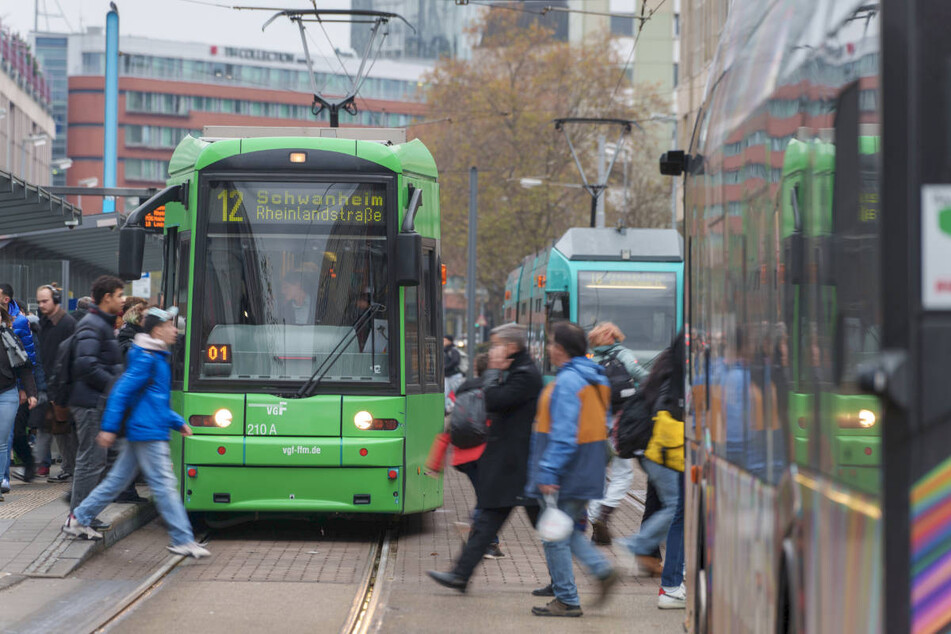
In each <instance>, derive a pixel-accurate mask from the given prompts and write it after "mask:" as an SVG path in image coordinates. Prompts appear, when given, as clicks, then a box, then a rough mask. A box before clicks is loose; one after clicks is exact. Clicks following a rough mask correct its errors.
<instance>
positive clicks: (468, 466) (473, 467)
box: [456, 460, 499, 544]
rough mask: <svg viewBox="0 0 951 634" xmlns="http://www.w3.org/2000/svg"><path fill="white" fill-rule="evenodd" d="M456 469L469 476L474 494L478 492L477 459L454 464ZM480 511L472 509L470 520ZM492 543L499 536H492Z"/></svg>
mask: <svg viewBox="0 0 951 634" xmlns="http://www.w3.org/2000/svg"><path fill="white" fill-rule="evenodd" d="M456 470H457V471H461V472H463V473H464V474H466V477H467V478H469V482H471V483H472V488H473V489H474V490H475V491H476V494H478V492H479V461H478V460H473V461H472V462H464V463H462V464H460V465H456ZM479 513H481V511H480V510H479V509H472V513H471V515H470V517H471V518H472V521H473V522H475V521H476V518H477V517H479ZM491 543H493V544H498V543H499V536H498V535H496V536H495V537H493V538H492V542H491Z"/></svg>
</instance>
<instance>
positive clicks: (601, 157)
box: [594, 134, 621, 227]
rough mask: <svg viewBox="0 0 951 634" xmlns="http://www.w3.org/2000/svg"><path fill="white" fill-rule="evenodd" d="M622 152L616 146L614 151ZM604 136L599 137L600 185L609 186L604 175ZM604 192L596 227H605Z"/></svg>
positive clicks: (599, 202)
mask: <svg viewBox="0 0 951 634" xmlns="http://www.w3.org/2000/svg"><path fill="white" fill-rule="evenodd" d="M620 150H621V148H620V146H615V148H614V151H615V152H619V151H620ZM604 169H605V165H604V135H603V134H599V135H598V185H602V186H604V185H607V183H606V182H605V181H606V180H607V177H606V176H605V175H604ZM603 191H604V190H602V191H600V192H598V207H597V213H596V214H595V222H594V226H595V227H603V226H604V194H603Z"/></svg>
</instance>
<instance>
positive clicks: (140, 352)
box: [102, 333, 185, 442]
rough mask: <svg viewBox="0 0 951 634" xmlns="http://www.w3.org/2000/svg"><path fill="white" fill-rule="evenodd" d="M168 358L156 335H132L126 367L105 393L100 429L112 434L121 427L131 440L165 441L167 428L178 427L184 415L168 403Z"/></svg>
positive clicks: (162, 344) (182, 421)
mask: <svg viewBox="0 0 951 634" xmlns="http://www.w3.org/2000/svg"><path fill="white" fill-rule="evenodd" d="M170 358H171V355H170V354H169V351H168V346H166V345H165V344H164V343H162V342H161V341H159V340H158V339H153V338H152V337H150V336H149V335H147V334H145V333H139V334H138V335H136V336H135V341H134V344H133V346H132V350H130V351H129V358H128V365H127V368H126V371H125V372H124V373H123V374H122V376H121V377H119V380H118V381H116V385H115V387H114V388H113V389H112V393H111V394H110V395H109V402H108V403H107V404H106V411H105V413H104V414H103V416H102V430H103V431H107V432H112V433H114V434H117V433H119V432H120V431H124V432H125V437H126V438H127V439H128V440H130V441H132V442H140V441H156V440H158V441H165V442H168V432H169V430H170V429H175V430H180V429H181V428H182V426H183V425H184V424H185V419H184V418H182V417H181V416H180V415H179V414H177V413H176V412H174V411H173V410H172V408H171V405H170V399H171V390H172V368H171V365H170V364H169V359H170ZM126 414H128V416H126ZM123 418H125V429H124V430H123V429H122V427H123V425H122V421H123Z"/></svg>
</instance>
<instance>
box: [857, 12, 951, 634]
mask: <svg viewBox="0 0 951 634" xmlns="http://www.w3.org/2000/svg"><path fill="white" fill-rule="evenodd" d="M881 4H882V7H881V9H882V15H883V19H884V20H885V28H884V29H883V34H884V36H883V53H884V55H883V60H882V68H883V78H882V80H883V84H882V91H881V94H882V96H883V113H884V130H883V136H882V141H883V161H884V162H883V174H884V175H885V176H884V177H883V180H882V194H883V198H882V203H883V204H882V209H883V213H882V216H881V241H882V266H881V275H882V285H883V300H884V301H883V315H884V320H883V326H884V327H883V332H882V348H883V352H882V354H881V355H880V357H879V358H878V360H877V363H876V367H875V368H874V370H873V371H870V372H867V373H866V374H865V375H864V377H863V378H864V381H863V383H864V387H865V388H866V389H867V390H869V391H870V392H874V393H876V394H878V395H881V397H882V399H883V402H884V404H885V421H886V424H885V426H884V437H883V452H884V453H883V465H884V473H883V479H882V486H883V491H884V509H883V511H884V514H883V515H884V524H885V536H884V537H885V539H884V544H885V548H884V557H885V569H884V576H885V580H886V584H885V587H886V588H887V593H886V596H885V597H883V601H882V602H883V603H884V605H885V626H884V628H883V631H886V632H907V631H910V632H915V633H925V632H943V631H947V630H948V629H949V628H951V602H949V601H948V599H947V597H948V596H949V587H951V515H949V514H948V509H949V508H951V38H949V37H948V36H947V25H948V24H949V23H951V3H949V2H947V0H883V2H882V3H881Z"/></svg>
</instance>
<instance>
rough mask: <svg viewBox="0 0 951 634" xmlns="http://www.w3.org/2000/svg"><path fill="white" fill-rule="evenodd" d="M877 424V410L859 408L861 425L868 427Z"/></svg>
mask: <svg viewBox="0 0 951 634" xmlns="http://www.w3.org/2000/svg"><path fill="white" fill-rule="evenodd" d="M874 424H875V412H873V411H872V410H870V409H860V410H859V425H861V426H862V427H864V428H866V429H868V428H869V427H871V426H873V425H874Z"/></svg>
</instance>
